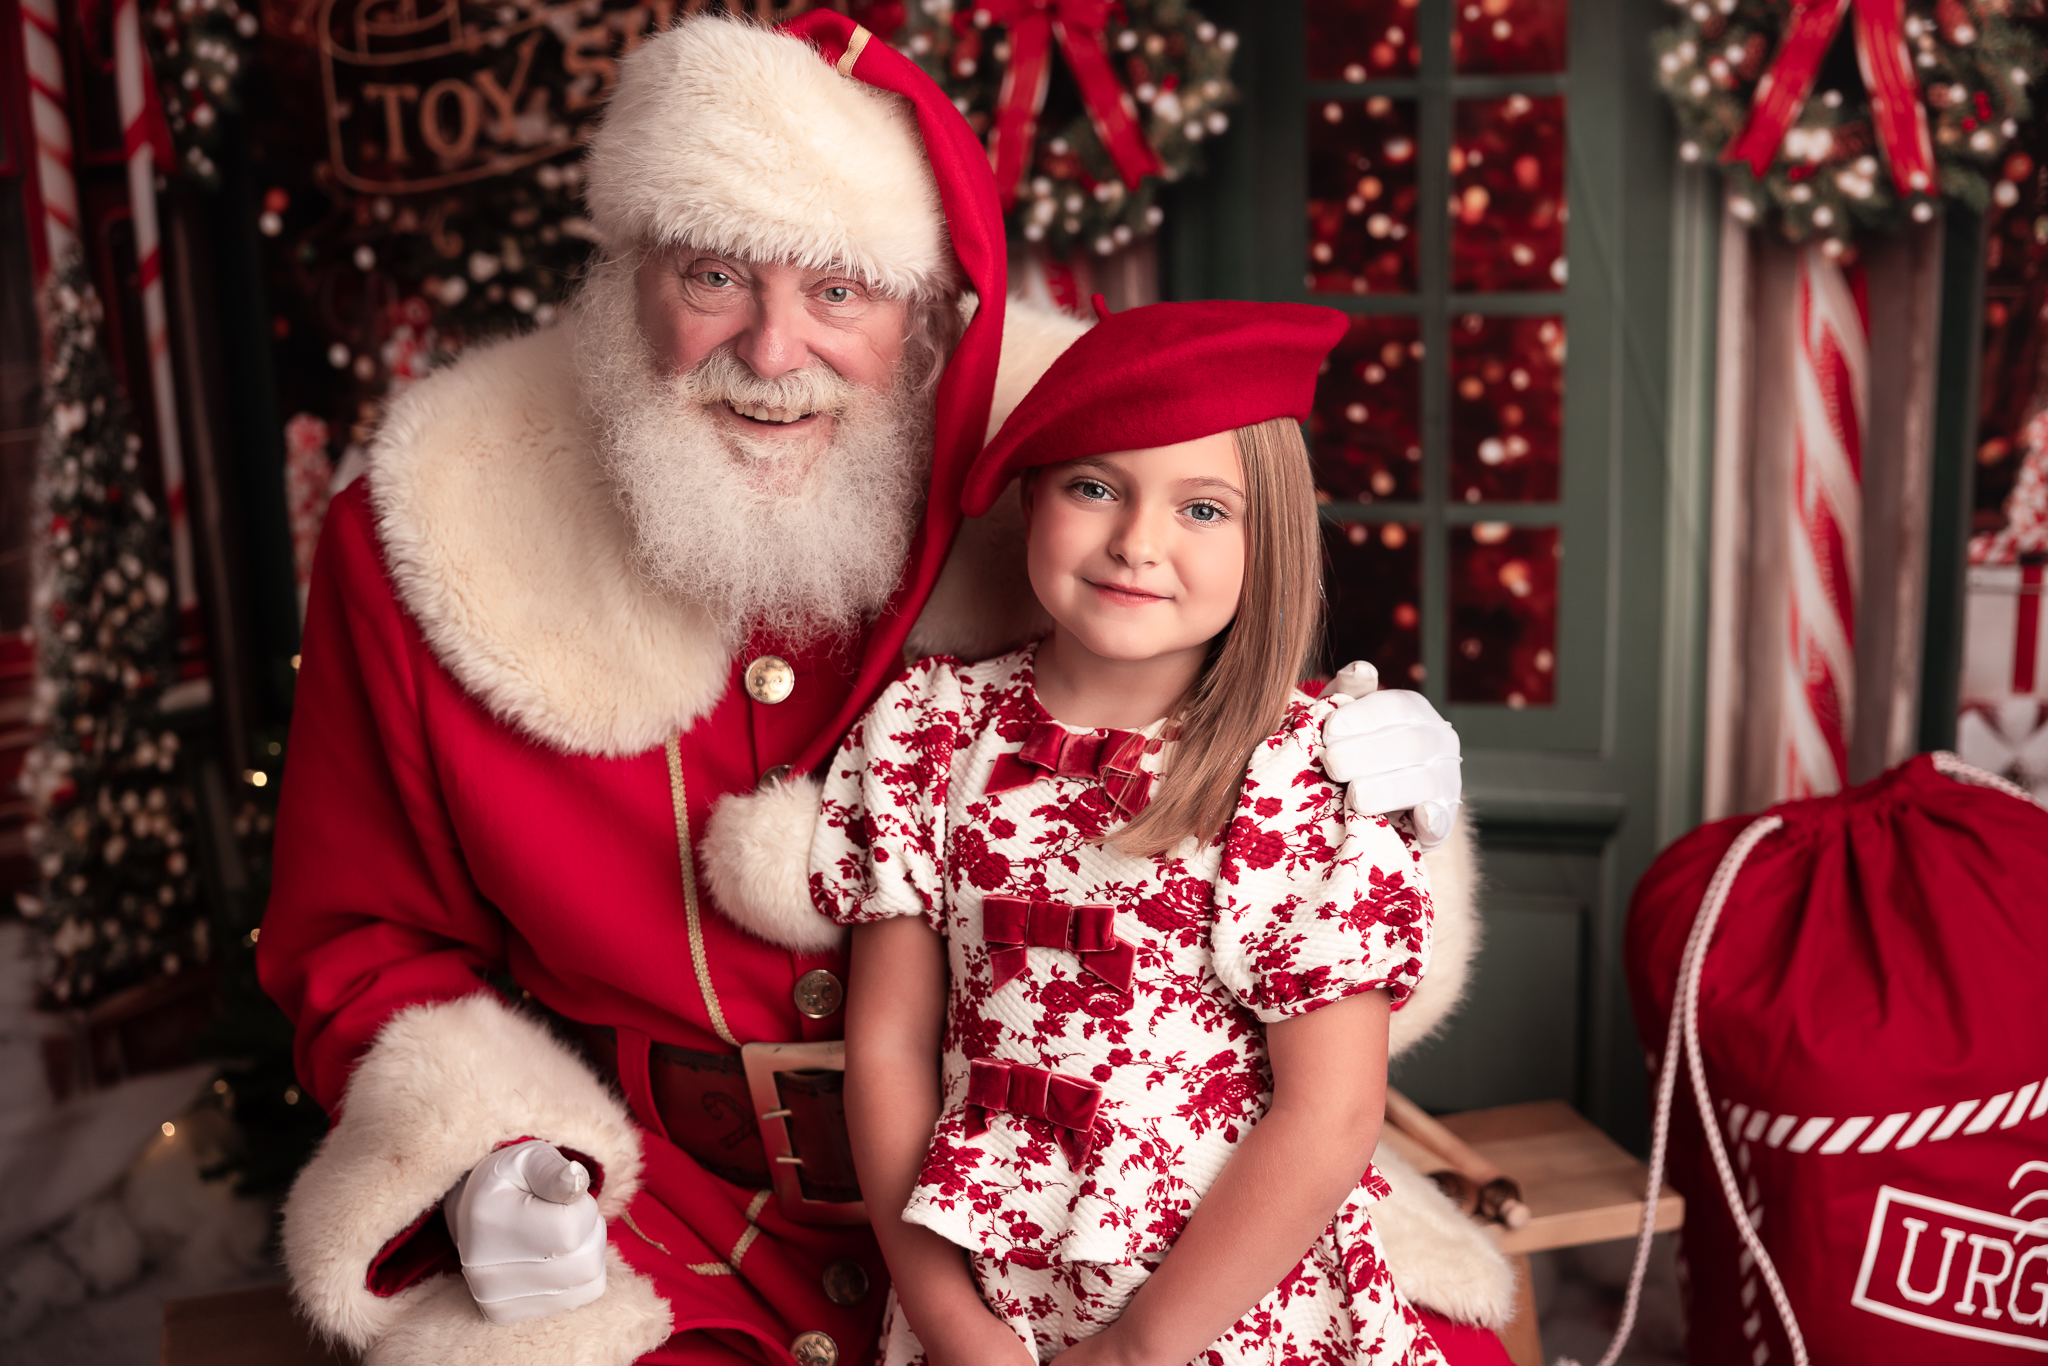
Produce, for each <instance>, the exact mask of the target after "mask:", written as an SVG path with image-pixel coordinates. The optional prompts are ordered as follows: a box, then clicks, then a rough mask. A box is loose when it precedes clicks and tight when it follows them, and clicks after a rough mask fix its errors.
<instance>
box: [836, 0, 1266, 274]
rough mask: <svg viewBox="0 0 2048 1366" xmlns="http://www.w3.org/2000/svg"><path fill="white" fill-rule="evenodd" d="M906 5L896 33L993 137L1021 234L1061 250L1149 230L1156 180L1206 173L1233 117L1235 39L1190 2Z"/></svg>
mask: <svg viewBox="0 0 2048 1366" xmlns="http://www.w3.org/2000/svg"><path fill="white" fill-rule="evenodd" d="M875 8H876V9H877V10H881V9H886V8H893V6H876V7H875ZM904 9H905V10H907V11H908V14H907V17H906V19H905V21H904V22H903V24H902V26H901V27H900V28H898V29H896V31H895V35H894V38H893V41H894V43H895V44H896V46H897V47H898V48H899V49H901V50H902V51H903V52H905V53H906V54H908V55H909V56H910V57H911V59H912V60H914V61H916V62H917V63H918V64H919V65H920V66H922V67H923V68H924V69H925V71H926V72H927V73H929V74H930V75H931V77H932V79H933V80H935V81H937V82H938V83H939V86H940V88H941V89H943V90H944V91H945V92H946V93H947V94H948V95H949V96H951V97H952V100H953V103H954V105H955V106H957V107H958V108H959V110H960V112H961V113H962V114H965V115H966V116H967V122H968V123H969V125H970V126H972V127H973V129H974V131H975V133H976V135H977V136H979V137H981V138H982V139H984V140H985V141H987V142H989V143H990V145H991V148H990V149H991V154H992V157H993V159H994V161H995V164H996V167H997V177H996V178H997V187H998V190H999V192H1000V193H1001V194H1002V196H1003V207H1004V208H1005V210H1006V211H1007V213H1008V218H1009V224H1010V230H1011V232H1012V233H1013V234H1015V235H1017V236H1019V237H1021V238H1023V239H1024V240H1025V241H1026V242H1030V243H1033V244H1041V245H1043V246H1044V247H1046V248H1047V249H1048V250H1050V251H1051V252H1052V254H1053V255H1054V256H1056V257H1060V258H1065V257H1066V256H1068V255H1070V254H1072V253H1073V252H1074V251H1075V250H1076V249H1077V248H1078V249H1082V250H1088V251H1093V252H1096V253H1098V254H1100V255H1105V256H1106V255H1108V254H1109V253H1110V252H1112V251H1115V250H1116V249H1117V248H1118V247H1121V246H1125V245H1127V244H1128V243H1130V242H1131V241H1132V240H1133V239H1135V238H1138V237H1143V236H1146V235H1147V234H1149V233H1151V232H1152V231H1153V230H1154V229H1156V228H1157V227H1158V226H1159V224H1160V222H1161V221H1162V220H1163V219H1164V217H1165V213H1164V211H1163V210H1161V208H1160V207H1159V205H1158V203H1157V202H1156V194H1157V189H1158V185H1159V183H1160V182H1162V181H1164V182H1168V183H1171V182H1173V181H1177V180H1180V179H1182V178H1184V177H1186V176H1190V175H1195V174H1198V173H1199V172H1200V171H1201V170H1202V165H1203V161H1202V151H1203V148H1202V144H1203V143H1204V142H1206V141H1207V140H1208V139H1210V138H1212V137H1215V136H1217V135H1218V134H1220V133H1222V132H1224V131H1225V130H1226V129H1227V128H1229V127H1230V116H1229V115H1228V114H1227V113H1225V112H1224V111H1225V109H1226V108H1227V107H1228V106H1229V105H1231V104H1233V103H1235V101H1236V99H1237V88H1236V87H1235V86H1234V85H1232V84H1231V82H1230V60H1231V56H1232V54H1234V53H1235V52H1236V51H1237V35H1236V34H1235V33H1232V32H1230V31H1229V30H1227V29H1219V28H1218V27H1217V26H1216V25H1215V24H1212V23H1210V22H1209V21H1208V20H1207V19H1204V18H1203V17H1202V16H1201V15H1200V14H1199V13H1197V12H1196V11H1195V10H1193V9H1191V8H1190V7H1189V6H1188V5H1187V4H1186V0H1112V2H1111V3H1104V0H1052V3H1049V4H1041V3H1035V2H1033V0H970V3H959V4H956V3H954V0H923V3H919V4H911V5H907V6H904ZM855 12H856V14H858V12H859V7H856V11H855ZM1054 20H1057V21H1058V24H1057V28H1056V29H1054V25H1053V21H1054ZM1047 30H1054V32H1053V33H1052V34H1051V35H1049V34H1048V32H1047ZM1006 144H1007V145H1006ZM1012 169H1014V170H1016V171H1017V173H1018V174H1017V175H1016V178H1015V179H1014V180H1011V181H1010V183H1008V184H1005V183H1003V182H1004V181H1005V180H1010V176H1009V171H1010V170H1012Z"/></svg>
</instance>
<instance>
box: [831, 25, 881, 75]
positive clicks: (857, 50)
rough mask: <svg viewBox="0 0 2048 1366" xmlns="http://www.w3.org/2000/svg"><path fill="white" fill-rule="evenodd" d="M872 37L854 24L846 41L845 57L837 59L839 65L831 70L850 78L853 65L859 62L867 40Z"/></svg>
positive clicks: (872, 35)
mask: <svg viewBox="0 0 2048 1366" xmlns="http://www.w3.org/2000/svg"><path fill="white" fill-rule="evenodd" d="M874 36H875V35H874V34H872V33H869V32H868V31H867V30H866V29H864V28H862V27H861V26H860V25H859V24H855V25H854V26H853V36H852V37H851V38H848V39H847V40H846V55H845V56H844V57H841V58H840V59H839V65H838V66H836V67H834V68H833V69H834V70H835V71H837V72H838V73H839V74H840V75H842V76H851V75H852V74H853V64H854V63H855V62H857V61H859V60H860V54H861V53H862V52H864V51H866V50H867V45H868V39H870V38H872V37H874Z"/></svg>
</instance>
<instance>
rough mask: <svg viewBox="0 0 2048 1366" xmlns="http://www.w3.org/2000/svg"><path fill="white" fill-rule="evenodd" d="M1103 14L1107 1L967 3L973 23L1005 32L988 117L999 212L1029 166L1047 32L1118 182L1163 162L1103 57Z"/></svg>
mask: <svg viewBox="0 0 2048 1366" xmlns="http://www.w3.org/2000/svg"><path fill="white" fill-rule="evenodd" d="M1109 13H1110V4H1109V0H983V3H981V4H979V5H977V6H975V8H974V22H975V23H977V24H1001V25H1002V26H1003V27H1004V28H1006V29H1008V30H1009V33H1010V65H1009V68H1008V70H1006V71H1004V72H1003V88H1002V90H1001V91H999V92H998V93H997V95H996V124H995V129H994V131H993V132H992V133H991V135H990V144H989V161H990V162H991V164H993V165H994V167H995V172H996V193H997V194H998V195H1000V196H1001V197H1002V204H1003V212H1005V213H1008V212H1009V211H1010V209H1011V207H1012V206H1013V205H1015V204H1016V202H1017V183H1018V182H1019V181H1021V180H1022V179H1023V178H1024V175H1025V172H1026V171H1028V170H1029V169H1030V162H1031V148H1032V145H1033V144H1034V143H1035V142H1036V141H1037V139H1038V115H1039V112H1040V111H1041V110H1043V109H1044V108H1045V87H1046V81H1047V79H1048V78H1049V77H1050V76H1051V74H1052V40H1053V38H1055V37H1057V38H1058V39H1059V44H1060V51H1062V52H1064V53H1066V54H1067V65H1068V67H1070V68H1071V69H1072V70H1073V73H1074V83H1075V84H1076V85H1078V86H1079V87H1080V88H1081V104H1082V106H1083V107H1084V108H1086V109H1087V111H1088V120H1089V122H1090V123H1093V124H1094V125H1095V135H1096V136H1097V137H1099V138H1101V139H1102V146H1103V150H1105V151H1106V152H1108V153H1109V159H1110V161H1111V162H1113V163H1114V164H1115V166H1116V171H1117V174H1118V175H1119V176H1121V177H1123V182H1124V184H1125V186H1126V187H1128V188H1130V189H1132V190H1135V189H1137V188H1138V182H1139V181H1140V180H1142V179H1143V178H1144V177H1146V176H1148V175H1158V174H1160V173H1161V172H1162V171H1163V170H1164V169H1165V168H1164V167H1163V166H1162V165H1161V164H1160V161H1159V154H1158V153H1157V152H1155V151H1153V150H1152V144H1151V143H1149V142H1147V141H1145V135H1144V133H1142V132H1141V131H1139V128H1138V107H1137V105H1135V104H1133V103H1132V102H1131V96H1130V93H1129V92H1128V91H1126V90H1125V89H1124V87H1123V83H1122V82H1121V81H1119V80H1117V78H1116V70H1115V68H1113V67H1112V66H1110V64H1109V49H1108V47H1107V46H1106V45H1105V44H1104V43H1103V41H1102V31H1103V29H1104V27H1106V26H1107V24H1108V23H1109Z"/></svg>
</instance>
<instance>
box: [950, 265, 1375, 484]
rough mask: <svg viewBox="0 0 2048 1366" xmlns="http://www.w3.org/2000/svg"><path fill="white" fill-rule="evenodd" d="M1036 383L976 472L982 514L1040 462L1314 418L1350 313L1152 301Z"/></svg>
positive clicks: (1107, 322) (1113, 316) (1093, 335)
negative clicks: (1320, 376)
mask: <svg viewBox="0 0 2048 1366" xmlns="http://www.w3.org/2000/svg"><path fill="white" fill-rule="evenodd" d="M1095 301H1096V302H1095V311H1096V312H1097V313H1098V314H1100V315H1101V318H1102V321H1100V322H1098V323H1097V324H1096V325H1095V326H1094V327H1092V328H1090V329H1089V330H1088V331H1086V332H1084V333H1082V334H1081V337H1080V339H1079V340H1078V341H1076V342H1075V343H1074V344H1073V345H1072V346H1070V347H1068V348H1067V349H1066V351H1064V352H1063V353H1062V354H1061V355H1060V358H1059V359H1058V360H1056V361H1054V362H1053V363H1052V367H1051V368H1050V369H1048V370H1047V371H1046V372H1045V374H1044V375H1042V376H1041V377H1040V378H1039V381H1038V383H1037V384H1035V385H1033V386H1032V388H1031V392H1030V393H1028V394H1026V395H1025V396H1024V401H1023V402H1022V403H1020V404H1018V405H1017V407H1016V410H1015V411H1014V412H1012V413H1011V414H1010V417H1009V420H1008V421H1007V422H1005V423H1003V428H1002V430H1001V431H999V432H997V433H996V437H995V440H993V441H991V442H989V444H988V446H987V447H986V448H985V449H984V450H983V451H982V453H981V454H980V455H979V456H978V457H976V459H975V462H974V468H973V469H971V470H970V471H968V474H967V487H966V489H965V491H964V492H963V493H962V494H961V511H963V512H965V513H966V514H967V515H968V516H969V517H979V516H981V515H982V514H983V513H984V512H987V511H988V510H989V508H990V507H992V506H994V504H995V501H996V499H997V498H998V497H1000V496H1001V495H1002V492H1003V490H1004V489H1005V488H1006V487H1008V485H1009V483H1010V481H1011V480H1012V479H1014V478H1016V477H1017V475H1018V474H1019V473H1020V472H1021V471H1023V470H1027V469H1030V468H1032V467H1033V466H1035V465H1056V464H1059V463H1060V462H1061V461H1065V460H1079V459H1080V458H1081V457H1082V456H1085V455H1104V454H1107V453H1108V452H1110V451H1139V450H1149V449H1150V448H1152V447H1154V446H1171V445H1175V444H1177V443H1179V442H1182V441H1193V440H1194V439H1195V438H1197V437H1203V436H1209V435H1212V434H1213V433H1216V432H1227V431H1234V430H1236V429H1237V428H1239V427H1249V426H1252V425H1253V424H1254V423H1259V422H1264V421H1266V420H1267V419H1268V418H1275V417H1292V418H1294V419H1295V420H1296V421H1307V420H1308V415H1309V410H1310V409H1311V408H1312V407H1313V406H1314V404H1315V396H1316V372H1317V371H1318V370H1319V369H1320V368H1321V366H1322V363H1323V357H1325V356H1327V355H1328V354H1329V353H1330V348H1331V347H1333V346H1335V345H1336V344H1337V342H1338V340H1339V339H1340V338H1342V337H1343V335H1344V333H1345V332H1346V331H1347V330H1348V329H1349V328H1350V326H1351V316H1350V315H1349V314H1348V313H1340V312H1338V311H1337V310H1336V309H1334V308H1316V307H1313V306H1311V305H1309V304H1264V303H1247V302H1244V301H1242V300H1236V299H1211V300H1205V301H1202V302H1199V303H1172V304H1146V305H1145V306H1143V307H1141V308H1128V309H1125V310H1124V311H1123V312H1121V313H1110V312H1108V311H1107V310H1106V309H1104V308H1103V306H1102V296H1101V295H1099V294H1098V295H1096V296H1095Z"/></svg>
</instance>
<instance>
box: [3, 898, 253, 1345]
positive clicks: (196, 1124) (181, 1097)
mask: <svg viewBox="0 0 2048 1366" xmlns="http://www.w3.org/2000/svg"><path fill="white" fill-rule="evenodd" d="M25 939H26V928H25V927H24V926H23V925H21V924H20V923H19V922H4V923H0V1097H4V1098H5V1099H4V1101H0V1360H4V1361H6V1362H8V1363H9V1366H16V1364H17V1363H18V1364H19V1366H39V1363H45V1362H49V1363H58V1362H63V1363H73V1362H77V1363H95V1366H97V1363H102V1362H104V1363H108V1366H127V1363H133V1364H134V1366H147V1363H150V1362H154V1361H155V1360H156V1359H157V1351H156V1340H157V1326H158V1324H160V1323H161V1321H162V1316H163V1302H164V1301H165V1300H166V1299H173V1298H177V1297H179V1296H182V1295H191V1294H206V1293H209V1292H211V1291H215V1290H225V1289H232V1288H236V1287H238V1286H242V1285H248V1284H253V1283H257V1282H258V1281H259V1280H260V1278H262V1277H263V1276H265V1275H274V1274H275V1273H274V1272H271V1271H270V1270H269V1267H268V1264H267V1260H266V1257H265V1253H264V1245H265V1243H266V1242H267V1240H268V1238H269V1233H270V1216H269V1212H268V1210H266V1209H265V1208H264V1207H263V1206H261V1205H258V1204H256V1203H255V1202H253V1201H248V1200H238V1199H236V1198H235V1197H234V1196H233V1194H232V1193H231V1192H230V1191H228V1189H227V1188H226V1187H225V1186H223V1185H222V1184H220V1183H219V1182H212V1181H207V1180H205V1179H203V1178H202V1177H201V1176H200V1172H201V1171H202V1170H203V1169H204V1168H206V1167H208V1166H210V1165H212V1164H213V1163H214V1162H216V1161H218V1160H219V1159H220V1157H221V1156H222V1145H223V1144H224V1143H226V1142H227V1141H229V1139H230V1138H231V1126H230V1124H229V1121H228V1119H227V1117H226V1116H225V1115H223V1114H222V1113H221V1112H220V1111H219V1110H218V1109H216V1108H212V1107H202V1108H199V1109H196V1110H195V1109H193V1108H192V1107H193V1102H194V1101H195V1100H196V1099H198V1098H199V1097H201V1096H203V1095H205V1094H206V1091H207V1087H208V1084H209V1083H210V1081H211V1080H212V1073H211V1071H210V1070H209V1069H207V1068H203V1067H201V1068H188V1069H184V1070H182V1071H178V1072H170V1073H161V1074H157V1075H154V1076H149V1077H143V1078H140V1079H137V1080H134V1081H129V1082H125V1083H123V1084H121V1085H119V1086H115V1087H111V1088H108V1089H106V1090H103V1091H96V1092H92V1093H90V1094H87V1095H83V1096H76V1097H73V1098H72V1099H71V1100H69V1101H67V1102H65V1103H64V1104H61V1105H60V1104H58V1103H56V1101H55V1100H53V1099H52V1097H51V1095H50V1091H49V1087H48V1084H47V1082H46V1081H45V1079H44V1076H43V1070H42V1060H41V1050H40V1041H41V1038H42V1036H43V1034H44V1032H45V1031H46V1030H48V1029H49V1028H50V1021H49V1020H48V1019H47V1018H44V1017H39V1016H37V1015H36V1014H35V1013H34V1012H33V1011H32V1009H31V1005H32V996H33V976H32V973H33V969H32V966H31V964H30V963H29V961H28V960H27V958H26V957H25V956H24V953H23V948H24V942H25Z"/></svg>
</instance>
